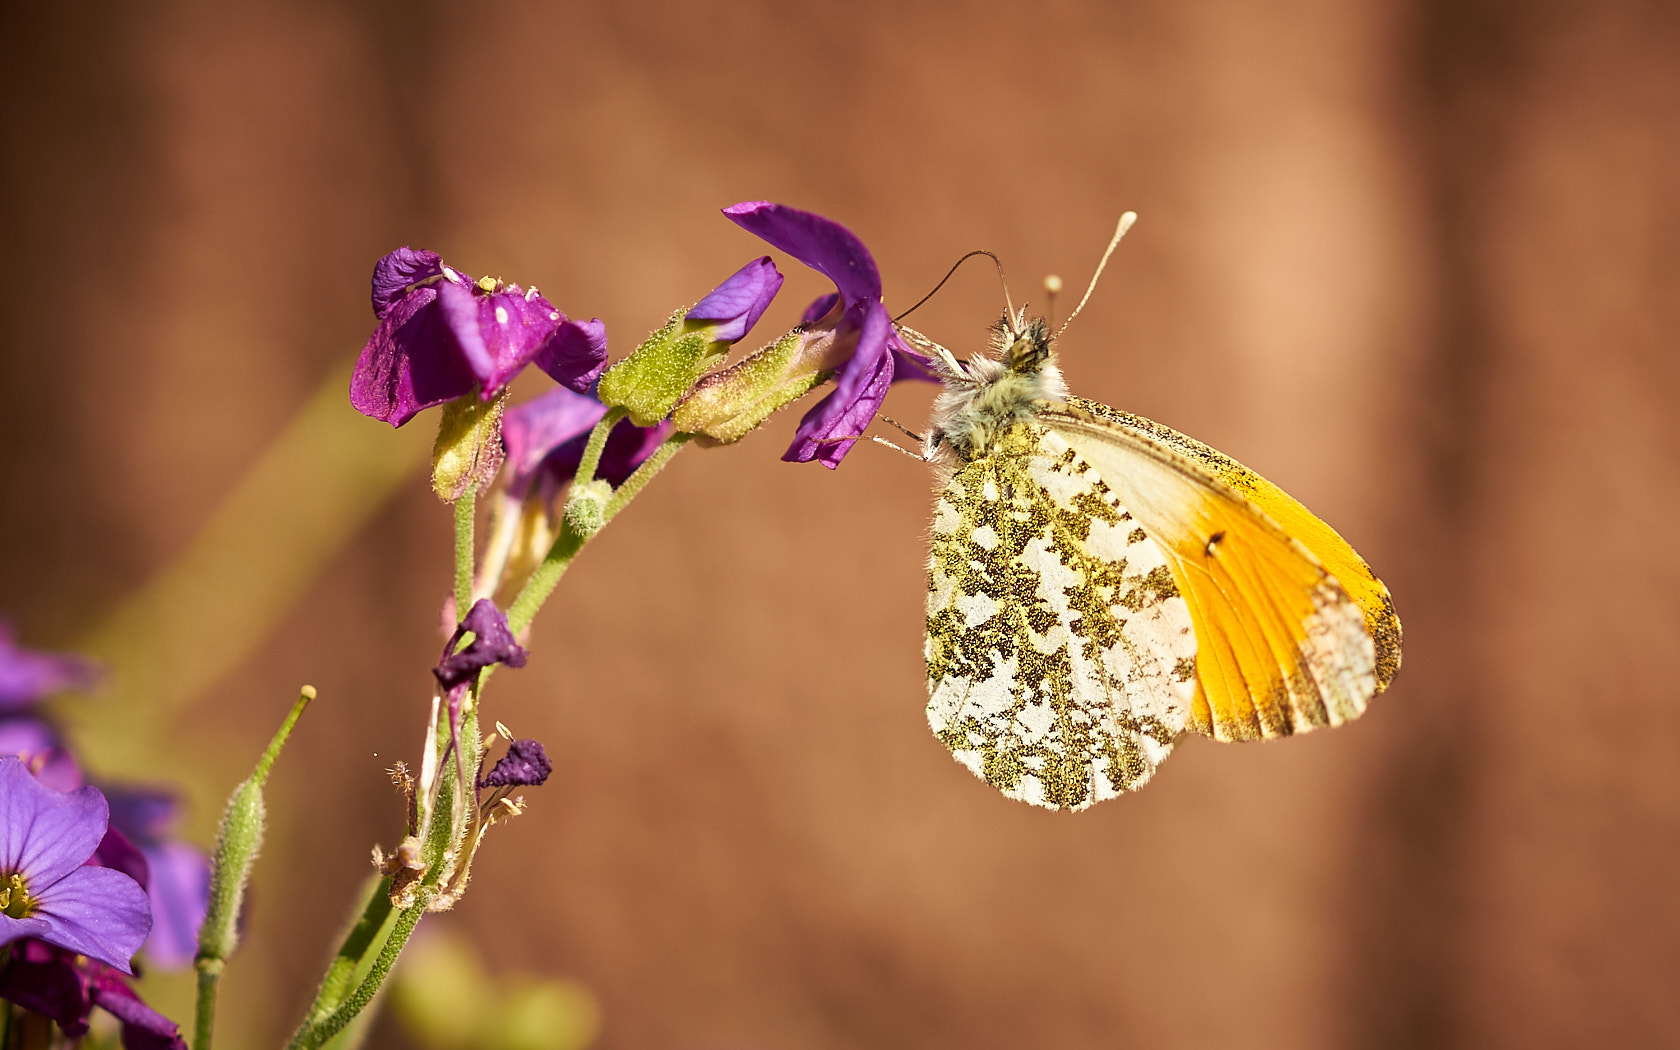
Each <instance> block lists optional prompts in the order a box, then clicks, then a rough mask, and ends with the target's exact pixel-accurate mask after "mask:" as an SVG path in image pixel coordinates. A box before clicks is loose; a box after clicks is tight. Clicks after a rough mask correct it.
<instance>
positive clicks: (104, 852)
mask: <svg viewBox="0 0 1680 1050" xmlns="http://www.w3.org/2000/svg"><path fill="white" fill-rule="evenodd" d="M88 863H89V864H97V865H99V866H100V867H103V868H110V869H111V870H112V871H120V872H122V873H123V874H124V875H127V876H128V877H129V878H131V879H133V880H134V881H135V882H138V883H139V884H140V885H141V886H149V885H150V884H151V876H150V872H149V868H148V865H147V864H146V855H145V854H144V853H142V852H140V850H139V848H138V847H136V846H135V845H134V843H132V842H130V841H128V836H127V835H124V834H123V833H122V832H120V831H118V830H117V829H116V828H110V829H108V830H107V831H106V832H105V837H104V838H103V839H101V840H100V841H99V848H98V849H96V850H94V851H93V856H92V857H89V858H88Z"/></svg>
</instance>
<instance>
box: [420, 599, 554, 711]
mask: <svg viewBox="0 0 1680 1050" xmlns="http://www.w3.org/2000/svg"><path fill="white" fill-rule="evenodd" d="M468 631H471V632H472V633H473V640H472V641H471V642H469V643H468V644H467V647H466V648H465V649H462V650H461V651H460V652H458V653H457V652H455V651H454V650H455V646H456V645H457V644H459V643H460V641H461V639H462V637H464V636H465V635H466V633H467V632H468ZM443 653H444V655H443V659H441V660H439V661H438V665H437V667H435V668H433V669H432V674H434V675H436V676H437V680H438V682H439V683H440V684H441V685H442V686H443V687H444V688H445V689H454V688H455V687H456V686H460V685H465V684H466V683H468V682H470V681H471V680H472V679H473V678H474V677H475V676H476V675H477V674H478V672H479V671H481V670H483V669H484V668H486V667H489V666H490V665H491V664H507V665H508V666H509V667H524V666H525V659H526V657H527V656H528V655H530V654H529V653H528V652H527V651H526V649H525V648H524V646H522V645H520V644H519V643H518V642H517V641H515V640H514V637H513V632H512V631H510V630H509V629H508V622H507V616H506V615H505V614H503V612H502V611H501V610H500V609H498V608H496V606H495V603H493V602H491V601H490V599H488V598H480V599H479V600H478V601H477V602H475V603H474V604H473V607H472V608H471V609H469V610H468V611H467V615H466V618H465V619H463V620H462V621H461V625H460V626H459V627H457V628H456V629H455V634H454V636H453V637H451V638H450V639H449V644H448V645H446V646H444V650H443Z"/></svg>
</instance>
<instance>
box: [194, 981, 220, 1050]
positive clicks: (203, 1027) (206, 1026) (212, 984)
mask: <svg viewBox="0 0 1680 1050" xmlns="http://www.w3.org/2000/svg"><path fill="white" fill-rule="evenodd" d="M207 962H208V963H209V965H204V964H200V966H199V969H198V1004H197V1006H198V1008H197V1010H196V1011H195V1012H194V1014H193V1042H192V1045H193V1050H210V1033H211V1031H212V1030H214V1028H215V1027H216V983H217V982H218V981H220V980H221V979H222V961H221V960H220V959H215V960H207Z"/></svg>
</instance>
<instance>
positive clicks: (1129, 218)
mask: <svg viewBox="0 0 1680 1050" xmlns="http://www.w3.org/2000/svg"><path fill="white" fill-rule="evenodd" d="M1134 222H1137V212H1135V211H1129V212H1127V213H1126V214H1124V215H1122V216H1120V223H1119V225H1117V226H1115V227H1114V237H1113V239H1111V240H1110V241H1109V242H1108V250H1107V251H1105V252H1103V257H1102V262H1100V263H1098V264H1097V272H1096V273H1094V274H1092V275H1091V283H1090V284H1089V285H1088V286H1087V287H1086V289H1085V298H1083V299H1081V300H1079V305H1078V306H1076V307H1074V308H1073V313H1071V314H1068V319H1067V320H1065V321H1063V322H1062V327H1060V328H1058V329H1056V335H1057V336H1058V337H1060V336H1061V334H1062V333H1063V332H1065V331H1067V326H1068V325H1070V324H1072V323H1073V319H1074V318H1075V317H1078V316H1079V311H1081V310H1083V309H1085V304H1086V303H1088V302H1090V301H1091V293H1092V292H1094V291H1096V290H1097V278H1099V277H1101V276H1102V273H1103V268H1104V267H1106V266H1107V265H1108V257H1109V256H1110V255H1113V254H1114V249H1115V248H1118V247H1119V246H1120V238H1122V237H1124V236H1126V231H1127V230H1129V229H1131V228H1132V223H1134ZM1058 283H1060V282H1058Z"/></svg>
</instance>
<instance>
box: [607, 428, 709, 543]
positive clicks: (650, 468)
mask: <svg viewBox="0 0 1680 1050" xmlns="http://www.w3.org/2000/svg"><path fill="white" fill-rule="evenodd" d="M692 440H694V435H693V434H672V435H671V436H670V437H668V438H666V439H665V443H664V444H663V445H660V446H659V447H658V448H657V449H655V450H654V452H653V455H651V456H649V457H648V458H647V459H645V460H643V461H642V465H641V466H639V467H637V468H636V472H635V473H634V474H632V475H630V476H629V477H628V478H625V479H624V484H622V485H620V486H619V487H618V488H616V489H614V490H613V494H612V498H611V499H609V500H607V506H606V508H605V511H604V513H603V515H602V517H603V518H604V520H603V522H602V524H603V525H604V524H606V522H608V521H611V520H613V518H614V517H616V516H617V515H618V512H619V511H621V510H623V509H624V505H625V504H627V503H629V502H630V501H631V500H633V499H635V498H636V496H637V494H639V493H640V492H641V491H642V490H643V489H644V488H646V487H647V483H648V482H650V481H652V480H653V476H654V475H655V474H657V473H659V472H660V471H661V470H664V469H665V464H667V463H669V462H671V457H673V456H675V455H676V454H677V453H678V452H681V451H682V449H683V446H684V445H687V444H688V443H689V442H690V441H692Z"/></svg>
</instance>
